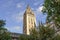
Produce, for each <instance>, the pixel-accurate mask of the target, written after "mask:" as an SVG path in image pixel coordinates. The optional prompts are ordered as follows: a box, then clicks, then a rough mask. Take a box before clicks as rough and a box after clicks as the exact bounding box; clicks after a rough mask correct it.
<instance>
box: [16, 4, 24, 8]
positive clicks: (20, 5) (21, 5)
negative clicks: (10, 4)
mask: <svg viewBox="0 0 60 40" xmlns="http://www.w3.org/2000/svg"><path fill="white" fill-rule="evenodd" d="M23 5H24V4H23V3H17V5H16V6H17V8H21V7H23Z"/></svg>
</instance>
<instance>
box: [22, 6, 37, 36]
mask: <svg viewBox="0 0 60 40" xmlns="http://www.w3.org/2000/svg"><path fill="white" fill-rule="evenodd" d="M35 23H36V19H35V15H34V12H33V11H32V10H31V8H30V7H29V5H28V6H27V9H26V11H25V13H24V15H23V33H24V34H27V35H30V30H31V29H32V28H35Z"/></svg>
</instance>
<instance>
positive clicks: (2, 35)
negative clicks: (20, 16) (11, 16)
mask: <svg viewBox="0 0 60 40" xmlns="http://www.w3.org/2000/svg"><path fill="white" fill-rule="evenodd" d="M4 25H5V21H3V20H0V40H11V37H10V33H8V30H7V29H6V28H4Z"/></svg>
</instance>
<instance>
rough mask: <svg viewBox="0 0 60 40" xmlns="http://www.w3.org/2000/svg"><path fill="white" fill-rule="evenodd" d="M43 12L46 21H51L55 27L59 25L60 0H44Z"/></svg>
mask: <svg viewBox="0 0 60 40" xmlns="http://www.w3.org/2000/svg"><path fill="white" fill-rule="evenodd" d="M43 12H44V13H46V14H47V20H48V22H51V21H53V22H54V24H55V26H56V27H58V28H59V27H60V0H44V8H43Z"/></svg>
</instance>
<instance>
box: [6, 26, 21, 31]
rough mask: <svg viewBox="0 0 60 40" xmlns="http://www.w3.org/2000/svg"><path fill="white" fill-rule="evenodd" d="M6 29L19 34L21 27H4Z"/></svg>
mask: <svg viewBox="0 0 60 40" xmlns="http://www.w3.org/2000/svg"><path fill="white" fill-rule="evenodd" d="M5 28H7V29H8V30H9V31H10V32H18V31H19V32H20V31H21V30H22V27H20V26H12V27H5Z"/></svg>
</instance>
